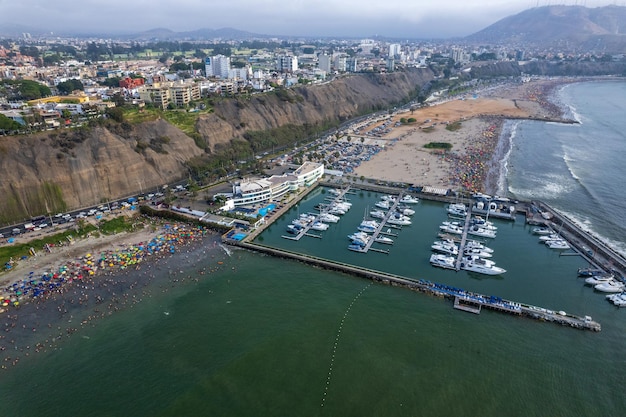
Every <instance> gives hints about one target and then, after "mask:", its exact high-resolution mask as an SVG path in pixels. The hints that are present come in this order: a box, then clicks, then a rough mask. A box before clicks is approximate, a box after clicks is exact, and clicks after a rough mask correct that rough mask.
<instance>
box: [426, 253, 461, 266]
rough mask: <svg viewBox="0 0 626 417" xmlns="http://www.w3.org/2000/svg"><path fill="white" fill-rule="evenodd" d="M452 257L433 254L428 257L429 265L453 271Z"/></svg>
mask: <svg viewBox="0 0 626 417" xmlns="http://www.w3.org/2000/svg"><path fill="white" fill-rule="evenodd" d="M454 262H455V261H454V257H452V256H446V255H442V254H439V253H433V254H432V255H430V264H431V265H432V266H438V267H439V268H445V269H455V265H454Z"/></svg>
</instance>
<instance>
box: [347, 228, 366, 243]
mask: <svg viewBox="0 0 626 417" xmlns="http://www.w3.org/2000/svg"><path fill="white" fill-rule="evenodd" d="M348 239H350V241H351V242H352V243H357V244H362V246H365V245H367V242H368V241H369V239H370V236H369V235H368V234H367V233H365V232H360V231H359V232H355V233H352V234H349V235H348Z"/></svg>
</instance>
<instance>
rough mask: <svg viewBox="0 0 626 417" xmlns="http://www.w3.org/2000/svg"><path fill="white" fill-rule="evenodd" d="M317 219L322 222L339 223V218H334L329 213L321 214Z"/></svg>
mask: <svg viewBox="0 0 626 417" xmlns="http://www.w3.org/2000/svg"><path fill="white" fill-rule="evenodd" d="M319 219H320V221H323V222H329V223H337V222H338V221H339V216H335V215H334V214H330V213H322V214H320V216H319Z"/></svg>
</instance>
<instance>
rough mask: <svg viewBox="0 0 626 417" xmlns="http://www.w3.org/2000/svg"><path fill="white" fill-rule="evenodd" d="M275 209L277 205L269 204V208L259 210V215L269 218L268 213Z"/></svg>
mask: <svg viewBox="0 0 626 417" xmlns="http://www.w3.org/2000/svg"><path fill="white" fill-rule="evenodd" d="M275 208H276V204H274V203H272V204H269V205H268V206H267V207H263V208H260V209H259V214H260V215H261V216H264V217H265V216H267V213H268V212H270V211H272V210H274V209H275Z"/></svg>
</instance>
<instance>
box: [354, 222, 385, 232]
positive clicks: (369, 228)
mask: <svg viewBox="0 0 626 417" xmlns="http://www.w3.org/2000/svg"><path fill="white" fill-rule="evenodd" d="M379 226H380V224H379V223H378V222H377V221H376V220H363V221H362V222H361V224H360V225H359V227H358V229H359V230H360V231H361V232H366V233H374V232H375V231H376V229H378V227H379Z"/></svg>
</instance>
